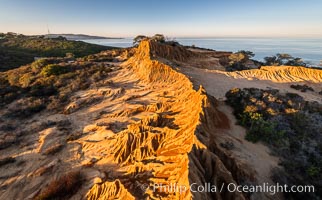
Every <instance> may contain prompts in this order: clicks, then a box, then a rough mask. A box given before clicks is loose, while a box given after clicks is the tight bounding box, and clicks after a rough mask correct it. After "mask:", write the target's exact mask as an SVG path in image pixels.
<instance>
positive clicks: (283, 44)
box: [84, 38, 322, 66]
mask: <svg viewBox="0 0 322 200" xmlns="http://www.w3.org/2000/svg"><path fill="white" fill-rule="evenodd" d="M175 40H176V41H178V42H179V43H180V44H183V45H195V46H197V47H203V48H208V49H214V50H218V51H232V52H236V51H238V50H248V51H252V52H254V53H255V57H254V58H255V59H257V60H261V61H262V60H263V58H264V57H266V56H272V55H275V54H276V53H288V54H290V55H292V56H294V57H300V58H302V59H303V60H304V61H305V62H308V63H310V64H312V65H315V66H318V65H320V64H322V63H321V62H322V38H176V39H175ZM84 41H85V42H89V43H94V44H100V45H106V46H115V47H130V46H132V41H133V40H132V38H125V39H103V40H84Z"/></svg>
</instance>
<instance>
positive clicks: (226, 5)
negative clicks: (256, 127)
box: [0, 0, 322, 37]
mask: <svg viewBox="0 0 322 200" xmlns="http://www.w3.org/2000/svg"><path fill="white" fill-rule="evenodd" d="M47 24H48V26H49V29H50V32H51V33H84V34H92V35H102V36H122V37H123V36H135V35H138V34H146V35H152V34H154V33H163V34H165V35H167V36H170V37H180V36H205V37H207V36H313V37H322V0H137V1H134V0H114V1H112V0H86V1H82V0H0V32H9V31H12V32H18V33H23V34H45V33H47Z"/></svg>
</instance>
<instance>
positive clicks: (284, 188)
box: [141, 183, 315, 195]
mask: <svg viewBox="0 0 322 200" xmlns="http://www.w3.org/2000/svg"><path fill="white" fill-rule="evenodd" d="M141 188H142V189H144V190H146V189H148V188H149V189H151V190H153V191H154V192H156V191H158V192H167V193H184V192H187V190H190V191H191V192H192V193H195V192H206V193H214V192H227V191H228V192H243V193H257V192H260V193H262V192H264V193H269V194H271V195H274V194H276V193H279V192H282V193H283V192H284V193H289V192H292V193H296V192H315V188H314V186H313V185H292V186H289V185H286V184H284V185H282V184H279V183H277V184H276V185H270V184H268V183H263V184H259V185H238V184H236V183H223V184H221V185H213V184H211V183H205V184H197V183H192V184H190V185H189V186H186V185H179V184H176V183H173V184H172V183H171V184H168V185H164V184H154V185H150V186H147V185H141Z"/></svg>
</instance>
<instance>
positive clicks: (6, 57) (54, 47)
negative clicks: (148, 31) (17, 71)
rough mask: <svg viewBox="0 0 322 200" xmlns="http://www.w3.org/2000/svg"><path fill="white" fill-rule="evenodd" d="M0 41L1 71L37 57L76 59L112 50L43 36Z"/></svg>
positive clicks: (7, 36) (15, 36) (5, 37)
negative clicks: (73, 57) (67, 57)
mask: <svg viewBox="0 0 322 200" xmlns="http://www.w3.org/2000/svg"><path fill="white" fill-rule="evenodd" d="M2 37H3V38H2V39H0V63H1V66H0V71H6V70H9V69H13V68H17V67H20V66H21V65H26V64H28V63H31V62H33V61H34V58H35V57H65V56H66V54H67V55H71V54H72V55H74V56H75V57H76V58H78V57H83V56H87V55H90V54H95V53H99V52H101V51H104V50H110V49H112V47H106V46H100V45H95V44H89V43H85V42H81V41H69V40H66V39H65V38H63V37H61V38H53V39H48V38H44V37H42V36H25V35H18V34H13V33H10V34H3V36H2Z"/></svg>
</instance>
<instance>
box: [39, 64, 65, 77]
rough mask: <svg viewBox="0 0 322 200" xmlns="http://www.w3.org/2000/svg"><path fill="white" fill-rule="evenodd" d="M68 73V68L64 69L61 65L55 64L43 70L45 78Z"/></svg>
mask: <svg viewBox="0 0 322 200" xmlns="http://www.w3.org/2000/svg"><path fill="white" fill-rule="evenodd" d="M67 72H68V70H67V68H66V67H62V66H60V65H55V64H50V65H47V66H46V67H44V68H43V69H42V70H41V74H42V75H44V76H51V75H55V76H57V75H60V74H64V73H67Z"/></svg>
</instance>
